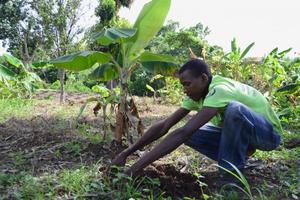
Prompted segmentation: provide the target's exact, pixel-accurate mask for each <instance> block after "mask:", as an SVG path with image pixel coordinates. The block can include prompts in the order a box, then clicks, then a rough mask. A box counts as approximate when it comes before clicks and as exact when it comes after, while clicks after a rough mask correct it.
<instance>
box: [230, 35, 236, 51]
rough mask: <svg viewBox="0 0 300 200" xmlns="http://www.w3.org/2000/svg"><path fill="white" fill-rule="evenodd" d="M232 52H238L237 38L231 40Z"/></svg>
mask: <svg viewBox="0 0 300 200" xmlns="http://www.w3.org/2000/svg"><path fill="white" fill-rule="evenodd" d="M231 52H233V53H236V52H237V45H236V39H235V38H233V39H232V41H231Z"/></svg>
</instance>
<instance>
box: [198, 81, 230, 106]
mask: <svg viewBox="0 0 300 200" xmlns="http://www.w3.org/2000/svg"><path fill="white" fill-rule="evenodd" d="M233 96H234V95H233V93H232V91H231V90H230V89H229V88H227V87H226V86H222V85H218V86H216V87H213V88H211V89H210V91H209V92H208V94H207V95H206V97H205V99H204V101H203V106H205V107H213V108H223V107H225V106H227V104H228V103H230V102H231V101H233V100H234V98H233Z"/></svg>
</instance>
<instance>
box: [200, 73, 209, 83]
mask: <svg viewBox="0 0 300 200" xmlns="http://www.w3.org/2000/svg"><path fill="white" fill-rule="evenodd" d="M201 78H202V80H203V81H205V82H207V81H208V76H207V74H205V73H202V74H201Z"/></svg>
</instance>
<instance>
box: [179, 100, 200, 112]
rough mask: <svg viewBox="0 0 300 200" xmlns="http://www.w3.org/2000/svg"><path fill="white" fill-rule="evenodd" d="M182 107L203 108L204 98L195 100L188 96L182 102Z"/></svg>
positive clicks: (190, 108) (189, 108)
mask: <svg viewBox="0 0 300 200" xmlns="http://www.w3.org/2000/svg"><path fill="white" fill-rule="evenodd" d="M180 107H181V108H184V109H186V110H196V111H198V110H200V109H201V108H202V100H200V101H198V102H197V101H194V100H192V99H191V98H189V97H186V98H185V99H184V100H183V101H182V103H181V106H180Z"/></svg>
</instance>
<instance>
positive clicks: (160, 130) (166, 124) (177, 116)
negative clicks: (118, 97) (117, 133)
mask: <svg viewBox="0 0 300 200" xmlns="http://www.w3.org/2000/svg"><path fill="white" fill-rule="evenodd" d="M189 112H190V111H189V110H186V109H184V108H179V109H178V110H176V111H175V112H174V113H173V114H172V115H170V116H169V117H168V118H167V119H165V120H162V121H159V122H158V123H156V124H154V125H153V126H151V127H150V128H149V129H148V130H147V131H146V132H145V134H144V135H143V136H142V137H141V138H140V139H139V140H138V141H137V142H136V143H135V144H133V145H132V146H130V147H128V148H127V149H125V150H124V151H122V152H121V153H120V154H119V155H118V156H117V157H116V158H115V159H114V160H113V161H112V165H124V164H125V162H126V158H127V157H128V156H129V155H131V154H132V153H133V152H135V151H136V150H138V149H141V148H143V147H144V146H146V145H148V144H150V143H151V142H153V141H155V140H157V139H158V138H160V137H161V136H163V135H165V134H166V133H167V132H168V131H169V129H170V128H171V127H172V126H174V125H175V124H176V123H177V122H179V121H180V120H181V119H182V118H183V117H185V116H186V115H187V114H188V113H189Z"/></svg>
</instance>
